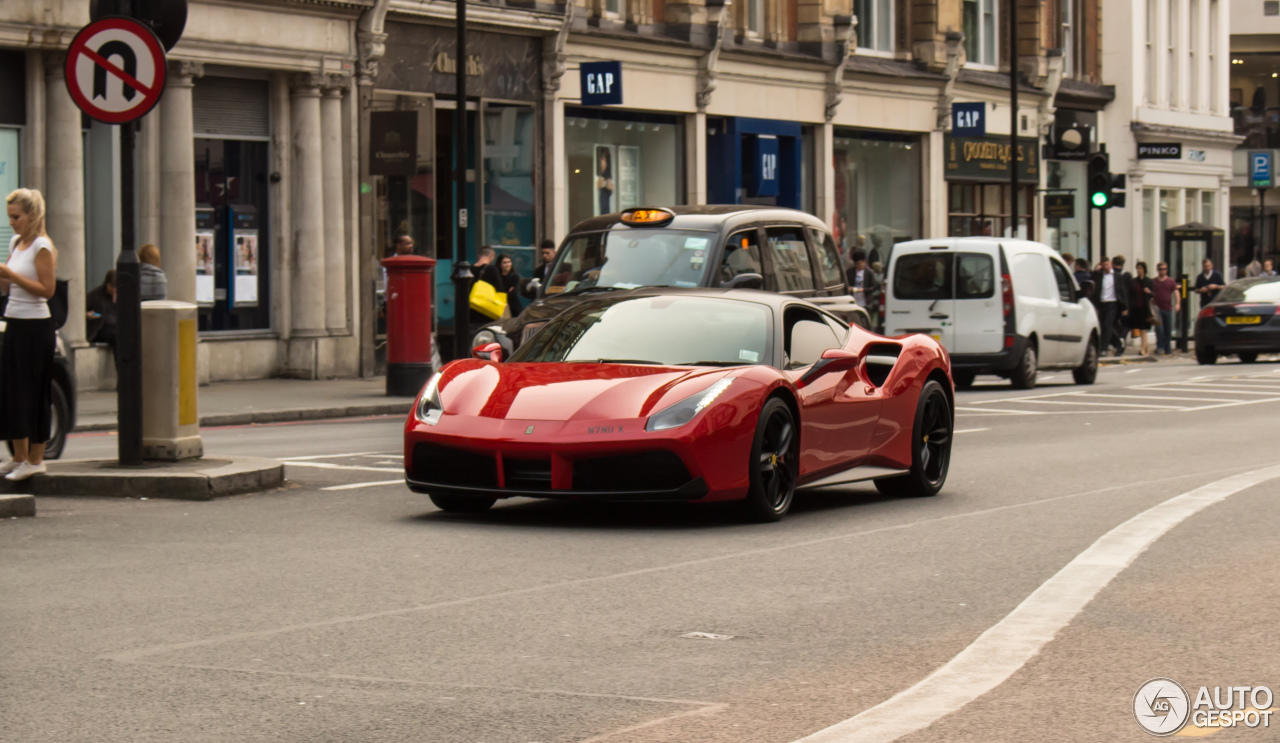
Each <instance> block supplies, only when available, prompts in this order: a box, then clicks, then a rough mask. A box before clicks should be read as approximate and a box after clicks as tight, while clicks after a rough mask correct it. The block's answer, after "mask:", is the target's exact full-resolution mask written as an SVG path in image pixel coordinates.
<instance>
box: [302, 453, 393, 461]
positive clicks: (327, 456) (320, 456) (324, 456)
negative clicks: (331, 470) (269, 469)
mask: <svg viewBox="0 0 1280 743" xmlns="http://www.w3.org/2000/svg"><path fill="white" fill-rule="evenodd" d="M372 454H377V452H371V451H364V452H359V453H356V454H351V453H347V454H312V455H311V456H307V457H288V458H286V459H281V460H280V461H281V462H302V461H306V460H308V459H337V458H339V457H367V456H370V455H372ZM377 456H383V455H381V454H377Z"/></svg>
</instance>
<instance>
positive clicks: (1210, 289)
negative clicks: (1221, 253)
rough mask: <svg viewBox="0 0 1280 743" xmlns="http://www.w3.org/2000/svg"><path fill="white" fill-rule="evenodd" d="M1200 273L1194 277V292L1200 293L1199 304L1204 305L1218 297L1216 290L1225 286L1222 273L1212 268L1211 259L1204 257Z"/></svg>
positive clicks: (1218, 290) (1220, 289)
mask: <svg viewBox="0 0 1280 743" xmlns="http://www.w3.org/2000/svg"><path fill="white" fill-rule="evenodd" d="M1201 267H1202V269H1203V271H1202V273H1201V274H1200V275H1199V276H1197V277H1196V294H1199V295H1200V306H1201V307H1204V306H1205V305H1207V304H1210V303H1212V302H1213V300H1215V299H1217V298H1218V292H1220V291H1222V289H1223V287H1224V286H1226V282H1225V281H1223V280H1222V274H1221V273H1218V272H1217V271H1215V270H1214V269H1213V261H1211V260H1209V259H1208V258H1205V259H1204V263H1202V264H1201Z"/></svg>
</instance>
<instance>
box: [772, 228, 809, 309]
mask: <svg viewBox="0 0 1280 743" xmlns="http://www.w3.org/2000/svg"><path fill="white" fill-rule="evenodd" d="M765 236H766V238H767V239H768V241H769V252H770V253H771V254H772V255H773V270H774V273H775V274H776V275H777V277H778V291H780V292H783V293H786V292H805V291H813V269H812V268H811V267H810V266H809V246H807V245H806V244H805V241H804V233H803V232H802V231H801V229H800V228H799V227H770V228H769V229H768V230H766V231H765Z"/></svg>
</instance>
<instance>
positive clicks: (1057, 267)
mask: <svg viewBox="0 0 1280 743" xmlns="http://www.w3.org/2000/svg"><path fill="white" fill-rule="evenodd" d="M1049 265H1050V266H1053V278H1054V280H1055V281H1057V282H1058V297H1059V298H1060V299H1061V300H1062V301H1064V302H1074V301H1076V290H1075V285H1074V283H1073V282H1072V281H1071V274H1069V273H1067V267H1066V266H1064V265H1062V264H1061V263H1059V262H1057V261H1053V260H1051V261H1049Z"/></svg>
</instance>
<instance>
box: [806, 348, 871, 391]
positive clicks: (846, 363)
mask: <svg viewBox="0 0 1280 743" xmlns="http://www.w3.org/2000/svg"><path fill="white" fill-rule="evenodd" d="M860 361H861V357H860V356H859V355H858V354H856V353H854V352H853V351H846V350H844V349H843V348H828V349H827V350H825V351H823V352H822V357H821V358H820V359H818V363H816V364H814V365H813V366H811V367H809V371H807V372H805V374H804V376H803V377H800V379H798V380H796V386H797V387H807V386H808V385H810V384H813V383H814V381H815V380H817V379H818V378H820V377H824V376H826V375H828V374H844V373H845V372H847V371H849V370H850V369H856V368H857V366H858V364H859V363H860Z"/></svg>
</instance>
